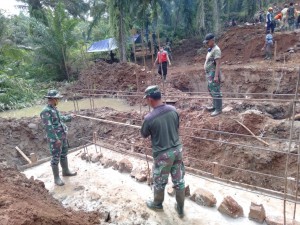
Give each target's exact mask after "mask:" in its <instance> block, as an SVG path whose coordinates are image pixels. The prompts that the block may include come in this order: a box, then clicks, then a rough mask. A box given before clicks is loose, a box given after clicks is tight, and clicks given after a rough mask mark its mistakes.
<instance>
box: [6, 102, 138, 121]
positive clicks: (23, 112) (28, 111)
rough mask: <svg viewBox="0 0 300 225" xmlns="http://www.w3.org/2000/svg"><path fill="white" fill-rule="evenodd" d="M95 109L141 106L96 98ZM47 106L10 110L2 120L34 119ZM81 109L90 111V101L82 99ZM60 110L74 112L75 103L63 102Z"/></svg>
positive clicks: (121, 108) (122, 108) (59, 106)
mask: <svg viewBox="0 0 300 225" xmlns="http://www.w3.org/2000/svg"><path fill="white" fill-rule="evenodd" d="M94 104H95V108H101V107H110V108H113V109H115V110H118V111H122V112H129V111H132V110H140V107H139V106H130V105H128V104H127V103H126V101H125V100H124V99H117V98H96V99H94ZM45 105H46V101H45V104H44V105H37V106H32V107H28V108H24V109H19V110H10V111H5V112H0V117H2V118H17V119H18V118H22V117H33V116H38V115H39V114H40V112H41V111H42V109H43V108H44V106H45ZM78 106H79V109H90V108H91V105H90V99H81V100H78ZM58 109H59V110H60V111H64V112H71V111H74V103H73V101H67V100H66V101H64V100H62V101H61V102H60V103H59V105H58Z"/></svg>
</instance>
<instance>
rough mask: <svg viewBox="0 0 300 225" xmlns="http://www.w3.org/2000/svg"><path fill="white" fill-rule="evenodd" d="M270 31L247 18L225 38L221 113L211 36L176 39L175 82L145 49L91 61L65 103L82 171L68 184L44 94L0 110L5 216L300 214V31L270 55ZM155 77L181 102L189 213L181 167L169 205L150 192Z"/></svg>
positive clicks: (106, 219) (220, 219)
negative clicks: (177, 206) (59, 177)
mask: <svg viewBox="0 0 300 225" xmlns="http://www.w3.org/2000/svg"><path fill="white" fill-rule="evenodd" d="M264 36H265V30H264V28H263V27H262V26H259V25H244V26H238V27H233V28H230V29H228V30H227V31H226V32H224V33H223V34H222V35H221V36H220V37H219V38H218V39H217V43H218V46H220V48H221V50H222V59H221V63H222V65H221V66H222V71H223V73H224V75H225V81H224V83H223V84H222V93H223V102H224V103H223V112H222V114H220V115H218V116H217V117H211V116H210V114H209V112H207V111H206V106H208V105H209V104H210V102H211V96H210V95H209V93H208V91H207V84H206V80H205V73H204V70H203V64H204V62H205V55H206V52H207V48H206V47H205V46H203V44H202V40H199V39H196V38H195V39H184V40H181V41H179V42H178V43H175V44H174V47H173V51H172V57H173V59H172V65H171V66H170V67H169V68H168V70H169V71H168V75H167V79H166V82H163V80H162V79H161V77H160V76H159V75H158V74H157V70H156V68H154V67H153V66H152V65H153V60H155V58H153V56H152V57H151V56H147V57H146V55H145V54H144V57H139V58H137V61H136V63H113V64H108V63H106V62H101V61H100V62H95V63H94V65H93V66H92V67H89V68H87V69H86V70H84V71H82V72H81V74H80V76H79V79H78V81H77V82H76V83H73V84H72V85H69V86H67V87H65V88H64V90H62V95H64V99H65V101H62V102H61V103H60V105H59V106H58V108H59V109H60V111H61V112H62V113H63V114H67V113H71V112H72V113H75V114H76V115H77V117H76V118H75V119H74V120H73V121H72V122H71V123H68V124H67V125H68V128H69V131H68V142H69V156H68V157H69V162H70V167H71V168H72V169H73V170H74V171H76V172H77V174H78V175H77V176H75V177H68V178H65V177H64V178H63V180H64V182H65V185H64V186H61V187H60V186H56V185H55V184H54V182H53V176H52V172H51V168H50V152H49V149H48V144H47V140H46V138H45V131H44V128H43V125H42V123H41V119H40V117H39V113H40V111H41V109H42V106H39V107H41V108H39V107H38V108H37V110H36V109H33V110H32V111H31V110H30V109H29V113H28V112H27V111H24V110H23V111H22V110H20V112H17V111H16V112H5V113H3V114H1V113H0V117H1V118H0V120H1V122H0V131H1V134H2V135H1V136H0V141H1V144H2V148H1V149H0V224H1V225H9V224H14V225H18V224H22V225H31V224H50V225H51V224H53V225H54V224H61V225H79V224H85V225H89V224H119V225H121V224H124V225H127V224H128V225H129V224H134V225H142V224H143V225H146V224H147V225H148V224H149V225H150V224H151V225H152V224H153V225H154V224H163V225H171V224H184V225H192V224H195V225H196V224H197V225H200V224H205V225H207V224H222V225H225V224H268V225H275V224H276V225H277V224H278V225H282V224H289V225H292V224H293V225H295V224H300V212H299V210H300V200H299V197H300V192H299V191H300V181H299V180H300V108H299V96H298V93H299V81H300V67H299V65H300V32H299V30H298V31H294V32H277V33H276V34H275V35H274V37H275V47H274V53H273V54H274V57H273V59H272V60H271V61H266V60H263V57H264V55H263V54H264V53H263V52H262V51H261V48H262V47H263V45H264ZM142 55H143V54H142ZM149 85H158V86H159V87H160V90H161V91H162V100H163V102H164V103H166V104H171V105H174V106H175V107H176V109H177V110H178V112H179V116H180V129H179V130H180V138H181V141H182V144H183V152H184V156H183V160H184V164H185V169H186V173H185V182H186V189H185V196H186V201H185V217H184V218H183V219H180V218H178V216H177V214H176V212H175V210H174V203H175V198H174V190H173V188H172V182H171V180H170V178H169V183H168V185H167V188H166V189H167V190H166V193H168V194H166V196H165V201H164V211H163V212H154V211H151V210H149V209H148V208H147V206H146V204H145V202H146V200H148V199H151V198H152V197H153V187H152V161H153V158H152V150H151V142H150V140H149V139H144V138H142V137H141V134H140V129H141V125H142V123H143V120H144V117H145V115H146V114H147V113H149V111H150V110H151V109H150V108H149V107H148V106H147V105H146V102H145V100H144V99H143V96H144V90H145V89H146V88H147V87H148V86H149ZM45 103H46V102H45ZM63 107H66V108H63ZM38 110H40V111H38ZM24 112H25V113H24ZM16 148H17V149H18V150H17V149H16Z"/></svg>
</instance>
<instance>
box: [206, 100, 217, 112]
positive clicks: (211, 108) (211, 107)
mask: <svg viewBox="0 0 300 225" xmlns="http://www.w3.org/2000/svg"><path fill="white" fill-rule="evenodd" d="M215 109H216V99H214V98H213V105H212V106H210V107H206V110H207V111H208V112H213V111H214V110H215Z"/></svg>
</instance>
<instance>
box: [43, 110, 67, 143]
mask: <svg viewBox="0 0 300 225" xmlns="http://www.w3.org/2000/svg"><path fill="white" fill-rule="evenodd" d="M40 116H41V119H42V122H43V125H44V127H45V130H46V133H47V139H48V141H49V142H56V141H57V140H61V139H65V138H66V134H67V131H68V128H67V126H66V125H65V124H64V122H70V121H71V120H72V117H71V116H70V115H66V116H62V115H61V114H60V112H59V111H58V110H57V108H56V107H54V106H52V105H47V106H46V107H45V108H44V109H43V111H42V112H41V114H40Z"/></svg>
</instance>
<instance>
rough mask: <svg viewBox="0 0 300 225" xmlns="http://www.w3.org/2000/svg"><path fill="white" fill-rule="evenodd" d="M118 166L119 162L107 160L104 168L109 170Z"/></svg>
mask: <svg viewBox="0 0 300 225" xmlns="http://www.w3.org/2000/svg"><path fill="white" fill-rule="evenodd" d="M116 164H117V161H116V160H111V159H107V160H106V161H105V162H104V165H103V167H104V168H109V167H112V166H114V165H116Z"/></svg>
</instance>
